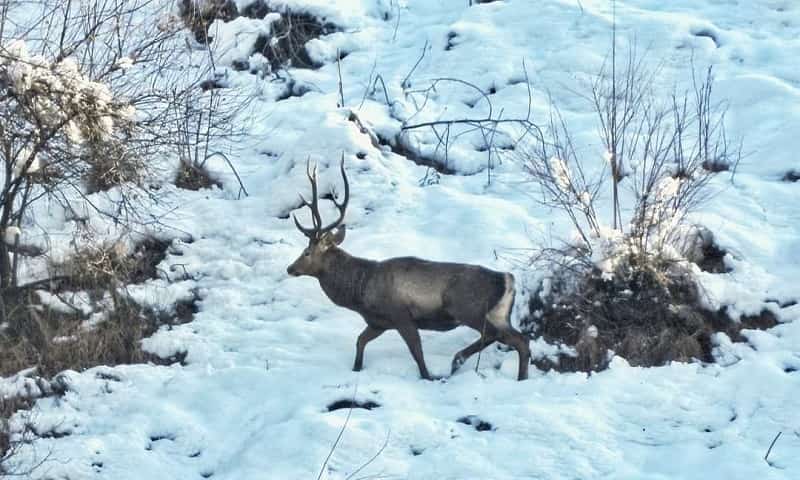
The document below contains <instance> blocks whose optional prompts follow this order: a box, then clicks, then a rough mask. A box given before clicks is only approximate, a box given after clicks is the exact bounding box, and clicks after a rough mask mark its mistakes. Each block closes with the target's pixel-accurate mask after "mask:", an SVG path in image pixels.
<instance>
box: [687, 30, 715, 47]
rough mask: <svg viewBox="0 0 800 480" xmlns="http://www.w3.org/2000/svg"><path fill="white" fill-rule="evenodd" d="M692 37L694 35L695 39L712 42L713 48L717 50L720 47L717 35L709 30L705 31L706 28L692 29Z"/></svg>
mask: <svg viewBox="0 0 800 480" xmlns="http://www.w3.org/2000/svg"><path fill="white" fill-rule="evenodd" d="M692 35H694V36H695V37H701V38H708V39H709V40H711V41H712V42H714V46H715V47H717V48H719V47H720V41H719V37H718V34H717V33H716V32H714V31H713V30H710V29H707V28H698V29H693V30H692Z"/></svg>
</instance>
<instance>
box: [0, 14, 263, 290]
mask: <svg viewBox="0 0 800 480" xmlns="http://www.w3.org/2000/svg"><path fill="white" fill-rule="evenodd" d="M22 8H28V9H31V12H27V13H29V14H27V15H24V16H22V17H20V18H24V19H25V22H23V23H17V22H12V21H11V20H9V18H10V16H13V15H15V13H14V12H15V9H22ZM15 18H17V17H15ZM45 20H46V21H45ZM0 32H1V33H2V34H1V35H0V37H2V38H0V95H2V97H3V98H4V99H5V101H4V102H2V107H1V108H0V120H1V121H2V124H3V125H4V127H3V129H2V130H0V161H2V163H3V165H4V168H3V169H0V170H2V172H3V173H2V174H1V175H0V187H1V188H2V189H0V232H4V233H5V234H8V233H9V232H11V233H13V232H17V238H18V240H17V243H16V244H15V242H14V241H11V242H9V241H6V242H0V286H1V287H3V288H6V287H12V286H15V285H17V270H18V266H19V264H20V261H21V260H24V259H25V258H26V257H27V256H29V254H30V253H35V254H41V253H42V252H41V251H31V250H29V249H27V248H25V247H27V245H25V244H24V238H25V234H24V233H25V232H24V227H25V226H26V224H30V223H31V222H32V216H31V215H32V213H31V211H32V210H33V207H34V206H35V205H36V204H37V202H39V201H40V200H42V199H45V198H46V199H48V200H49V201H51V202H53V203H55V204H58V205H60V206H61V207H62V208H63V209H64V210H65V211H66V212H67V214H68V215H71V216H77V215H74V212H77V211H91V212H93V213H94V214H97V215H101V216H105V217H107V218H110V219H111V220H113V222H114V223H115V224H117V225H119V226H120V228H121V229H122V230H125V229H130V228H131V227H132V226H134V225H135V226H141V225H142V224H151V223H152V222H153V221H154V220H153V216H152V215H150V213H149V212H147V210H149V209H150V208H152V207H154V206H156V205H159V204H160V203H161V202H162V201H163V199H162V198H160V197H159V195H158V190H157V188H151V187H152V185H153V184H154V183H157V179H159V177H161V176H165V174H166V167H165V165H162V164H160V163H158V162H157V161H156V159H169V158H175V157H176V156H177V157H178V158H179V159H181V160H184V161H188V162H189V163H191V164H193V165H195V166H197V165H199V164H200V163H202V162H203V161H204V160H205V159H206V158H207V157H208V156H209V155H211V154H212V153H213V152H217V151H219V150H220V149H221V148H222V147H224V144H225V143H226V140H228V139H230V136H232V135H233V133H232V132H234V131H236V129H237V127H236V125H237V122H236V121H234V117H235V116H236V115H238V114H239V113H241V112H242V109H243V108H244V107H243V105H244V104H245V103H246V99H247V98H248V97H247V96H246V95H239V94H238V93H237V94H234V93H231V94H229V95H225V99H224V100H221V98H222V97H223V95H222V94H221V93H219V92H216V91H211V92H209V91H208V90H207V89H206V88H205V86H206V85H207V84H208V82H209V81H210V80H213V81H217V82H219V78H218V76H217V75H216V74H215V72H214V66H213V65H214V62H213V58H208V59H207V60H208V61H206V62H200V63H199V64H196V63H197V62H192V65H190V66H189V67H187V66H186V65H185V63H186V57H187V55H193V53H192V51H191V50H190V49H187V45H186V43H185V41H183V38H182V36H183V35H184V33H183V32H182V31H181V25H180V20H178V19H176V18H175V17H174V16H173V15H172V14H171V7H170V6H169V5H167V4H165V5H160V4H158V3H157V2H153V1H152V0H130V1H123V0H111V1H100V0H91V1H89V2H72V1H70V2H61V1H56V0H52V1H51V0H46V1H42V2H36V3H34V4H25V5H23V4H16V3H14V2H4V3H3V4H2V8H1V9H0ZM26 38H28V39H34V40H31V41H29V42H25V41H24V40H22V39H26ZM34 49H35V51H34ZM208 54H209V55H210V54H211V52H210V51H209V52H208ZM212 149H213V152H212ZM187 152H188V153H187ZM192 155H194V156H192ZM198 155H199V156H198ZM162 163H163V162H162ZM231 168H232V166H231ZM98 192H100V193H103V192H108V194H107V195H105V196H104V200H105V201H104V202H97V201H94V200H93V199H91V198H89V197H88V196H89V195H90V194H93V193H98ZM20 231H22V234H21V235H20V234H19V232H20ZM5 237H6V238H9V236H8V235H5ZM12 238H13V235H12Z"/></svg>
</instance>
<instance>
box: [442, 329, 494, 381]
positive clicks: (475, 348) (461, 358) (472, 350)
mask: <svg viewBox="0 0 800 480" xmlns="http://www.w3.org/2000/svg"><path fill="white" fill-rule="evenodd" d="M496 340H497V335H496V334H495V332H494V329H492V332H491V333H489V332H486V333H483V334H482V335H481V338H479V339H478V340H476V341H475V342H473V343H472V344H471V345H469V346H468V347H467V348H465V349H463V350H461V351H459V352H458V353H456V355H455V356H454V357H453V363H452V365H451V368H450V375H452V374H454V373H456V370H458V369H459V368H461V365H463V364H464V362H466V361H467V360H468V359H469V357H471V356H473V355H475V354H476V353H478V352H480V351H481V350H483V349H484V348H486V347H488V346H489V345H491V344H493V343H494V342H495V341H496Z"/></svg>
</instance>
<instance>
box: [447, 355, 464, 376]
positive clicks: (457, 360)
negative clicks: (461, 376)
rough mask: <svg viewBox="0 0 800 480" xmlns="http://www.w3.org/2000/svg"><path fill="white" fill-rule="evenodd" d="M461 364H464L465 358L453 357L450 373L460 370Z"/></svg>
mask: <svg viewBox="0 0 800 480" xmlns="http://www.w3.org/2000/svg"><path fill="white" fill-rule="evenodd" d="M461 365H464V359H463V358H462V357H460V356H456V357H455V358H454V359H453V364H452V366H451V367H450V375H453V374H454V373H456V371H458V369H459V368H461Z"/></svg>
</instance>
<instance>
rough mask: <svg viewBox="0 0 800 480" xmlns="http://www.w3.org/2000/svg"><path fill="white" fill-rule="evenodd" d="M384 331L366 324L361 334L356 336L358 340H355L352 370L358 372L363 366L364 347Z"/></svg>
mask: <svg viewBox="0 0 800 480" xmlns="http://www.w3.org/2000/svg"><path fill="white" fill-rule="evenodd" d="M385 331H386V330H381V329H379V328H375V327H373V326H371V325H367V328H365V329H364V331H363V332H361V335H359V336H358V340H357V341H356V361H355V363H353V371H354V372H360V371H361V368H362V367H363V366H364V347H366V346H367V344H368V343H369V342H371V341H373V340H375V339H376V338H378V337H380V336H381V334H382V333H383V332H385Z"/></svg>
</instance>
